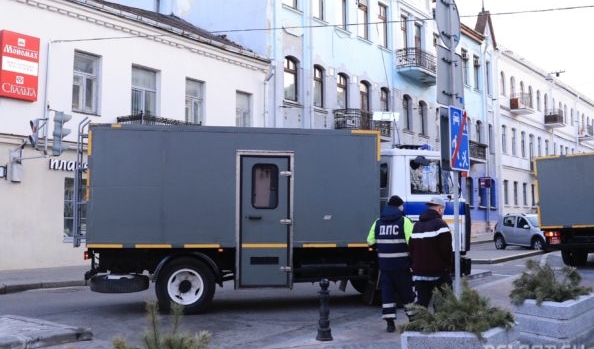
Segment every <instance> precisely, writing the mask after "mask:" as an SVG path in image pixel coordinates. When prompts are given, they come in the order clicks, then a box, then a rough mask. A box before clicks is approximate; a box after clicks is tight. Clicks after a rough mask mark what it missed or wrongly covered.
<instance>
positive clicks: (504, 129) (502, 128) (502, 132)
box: [501, 125, 507, 154]
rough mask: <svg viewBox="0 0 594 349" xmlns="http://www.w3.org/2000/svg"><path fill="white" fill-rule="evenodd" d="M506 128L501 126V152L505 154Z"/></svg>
mask: <svg viewBox="0 0 594 349" xmlns="http://www.w3.org/2000/svg"><path fill="white" fill-rule="evenodd" d="M506 131H507V127H505V125H503V126H501V152H502V153H504V154H507V133H506Z"/></svg>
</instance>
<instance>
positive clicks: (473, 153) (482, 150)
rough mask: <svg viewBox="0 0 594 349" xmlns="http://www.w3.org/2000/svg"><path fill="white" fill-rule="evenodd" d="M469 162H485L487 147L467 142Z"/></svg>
mask: <svg viewBox="0 0 594 349" xmlns="http://www.w3.org/2000/svg"><path fill="white" fill-rule="evenodd" d="M468 147H469V149H470V159H471V160H482V161H487V145H486V144H483V143H479V142H476V141H471V140H469V141H468Z"/></svg>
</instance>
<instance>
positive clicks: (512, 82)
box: [509, 76, 516, 97]
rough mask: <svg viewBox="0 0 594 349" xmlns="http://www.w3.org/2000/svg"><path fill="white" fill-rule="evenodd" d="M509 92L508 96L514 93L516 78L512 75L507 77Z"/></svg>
mask: <svg viewBox="0 0 594 349" xmlns="http://www.w3.org/2000/svg"><path fill="white" fill-rule="evenodd" d="M509 93H510V97H513V96H514V94H515V93H516V79H515V78H514V77H513V76H512V77H511V78H509Z"/></svg>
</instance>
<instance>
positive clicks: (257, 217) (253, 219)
mask: <svg viewBox="0 0 594 349" xmlns="http://www.w3.org/2000/svg"><path fill="white" fill-rule="evenodd" d="M247 218H248V219H249V220H251V221H259V220H260V219H262V216H248V217H247Z"/></svg>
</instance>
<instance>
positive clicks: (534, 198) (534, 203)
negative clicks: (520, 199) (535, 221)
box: [530, 184, 536, 206]
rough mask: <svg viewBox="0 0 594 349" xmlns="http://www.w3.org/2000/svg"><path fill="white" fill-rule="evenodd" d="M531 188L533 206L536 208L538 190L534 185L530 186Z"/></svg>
mask: <svg viewBox="0 0 594 349" xmlns="http://www.w3.org/2000/svg"><path fill="white" fill-rule="evenodd" d="M530 187H531V189H532V190H531V191H530V195H531V202H532V206H536V195H535V192H534V191H535V190H536V188H535V187H534V184H530Z"/></svg>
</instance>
